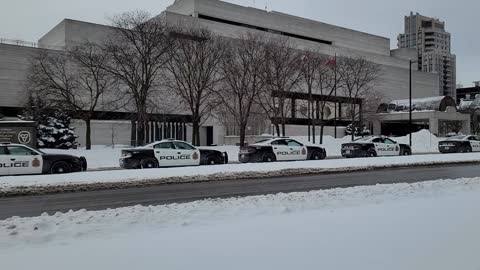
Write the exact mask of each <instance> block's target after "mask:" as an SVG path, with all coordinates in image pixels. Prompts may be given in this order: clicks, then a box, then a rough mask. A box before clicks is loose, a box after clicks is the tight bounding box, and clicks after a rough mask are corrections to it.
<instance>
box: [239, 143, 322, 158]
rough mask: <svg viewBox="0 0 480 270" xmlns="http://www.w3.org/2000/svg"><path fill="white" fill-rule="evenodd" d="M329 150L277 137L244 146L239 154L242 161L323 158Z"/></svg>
mask: <svg viewBox="0 0 480 270" xmlns="http://www.w3.org/2000/svg"><path fill="white" fill-rule="evenodd" d="M326 157H327V152H326V151H325V149H324V148H322V147H319V146H306V145H304V144H302V143H300V142H298V141H296V140H292V139H289V138H276V139H270V140H265V141H261V142H257V143H255V144H252V145H249V146H247V147H243V148H242V149H240V152H239V154H238V160H239V161H240V162H241V163H249V162H274V161H297V160H322V159H325V158H326Z"/></svg>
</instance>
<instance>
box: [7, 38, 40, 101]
mask: <svg viewBox="0 0 480 270" xmlns="http://www.w3.org/2000/svg"><path fill="white" fill-rule="evenodd" d="M35 51H36V49H35V48H29V47H22V46H15V45H6V44H0V106H2V107H23V105H24V104H25V101H26V97H27V96H26V91H25V82H26V76H27V71H28V68H29V66H30V58H31V56H32V55H34V54H35Z"/></svg>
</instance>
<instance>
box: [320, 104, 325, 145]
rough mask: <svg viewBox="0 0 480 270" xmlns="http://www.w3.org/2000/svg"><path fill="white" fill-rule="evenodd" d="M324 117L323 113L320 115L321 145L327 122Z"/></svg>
mask: <svg viewBox="0 0 480 270" xmlns="http://www.w3.org/2000/svg"><path fill="white" fill-rule="evenodd" d="M323 118H324V115H323V112H322V113H321V115H320V144H323V133H324V130H325V122H324V119H323Z"/></svg>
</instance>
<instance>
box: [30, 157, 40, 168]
mask: <svg viewBox="0 0 480 270" xmlns="http://www.w3.org/2000/svg"><path fill="white" fill-rule="evenodd" d="M40 165H41V162H40V160H39V159H38V158H35V159H34V160H33V161H32V167H35V168H38V167H40Z"/></svg>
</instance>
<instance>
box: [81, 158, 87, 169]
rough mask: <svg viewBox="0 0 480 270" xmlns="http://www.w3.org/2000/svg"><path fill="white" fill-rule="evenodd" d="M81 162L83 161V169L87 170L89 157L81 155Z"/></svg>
mask: <svg viewBox="0 0 480 270" xmlns="http://www.w3.org/2000/svg"><path fill="white" fill-rule="evenodd" d="M80 162H81V164H82V165H81V166H82V171H83V172H84V171H86V170H87V167H88V165H87V159H86V158H85V157H80Z"/></svg>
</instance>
